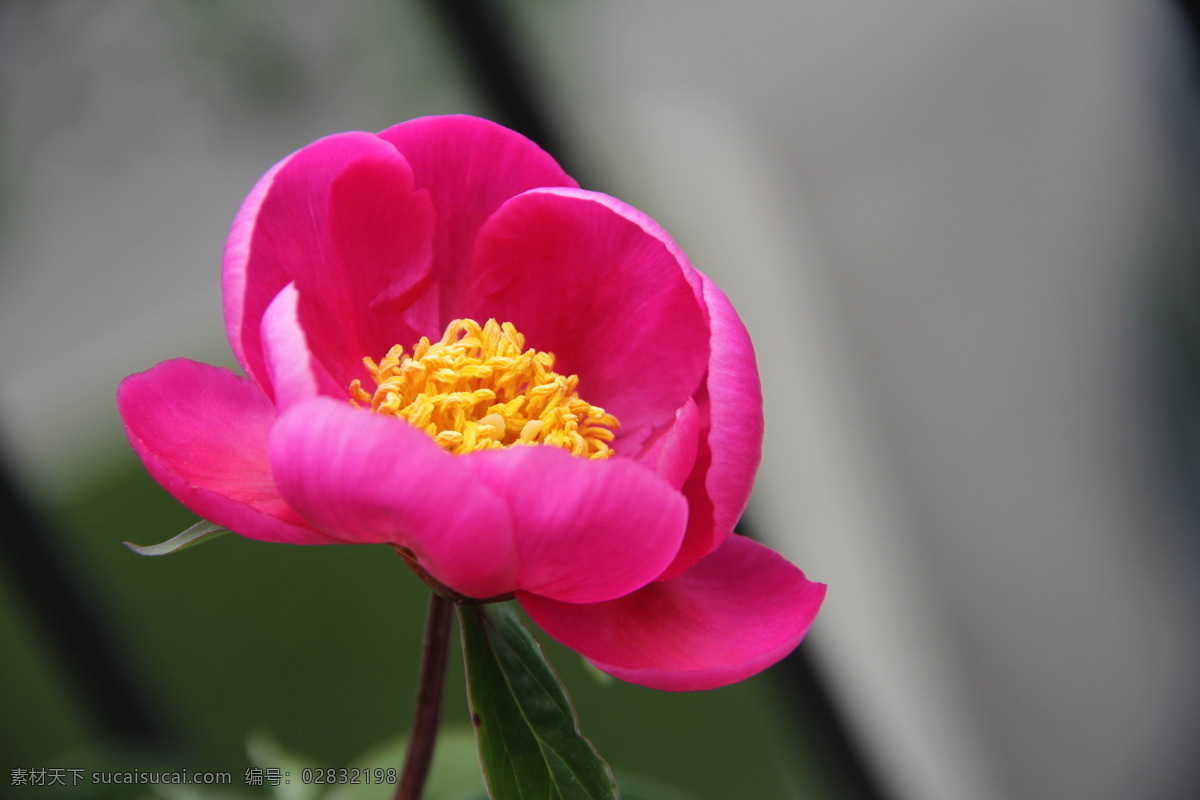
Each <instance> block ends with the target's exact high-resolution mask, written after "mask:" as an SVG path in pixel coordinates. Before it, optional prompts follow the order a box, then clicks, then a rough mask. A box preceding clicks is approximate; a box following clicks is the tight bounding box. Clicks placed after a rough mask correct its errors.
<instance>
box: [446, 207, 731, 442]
mask: <svg viewBox="0 0 1200 800" xmlns="http://www.w3.org/2000/svg"><path fill="white" fill-rule="evenodd" d="M598 198H603V202H601V200H600V199H598ZM614 204H616V205H617V206H620V207H623V204H620V203H619V202H618V201H615V200H613V199H612V198H607V197H604V195H597V194H596V193H594V192H585V191H582V190H577V189H540V190H534V191H530V192H526V193H525V194H523V195H520V196H518V197H515V198H513V199H512V200H510V201H508V202H507V203H506V204H505V205H504V206H503V207H501V208H500V210H498V211H497V212H496V213H495V214H493V215H492V217H491V219H489V220H488V221H487V223H486V224H485V225H484V228H483V230H482V231H481V232H480V235H479V241H478V243H477V246H476V251H475V260H474V263H473V264H472V271H471V275H470V281H469V283H468V298H469V305H468V308H469V310H470V312H471V314H472V315H473V316H475V318H476V319H484V318H487V317H495V318H496V319H500V320H506V321H509V322H512V323H514V324H515V325H516V326H517V328H518V329H519V330H520V331H521V332H522V333H524V334H525V339H526V344H527V345H528V346H529V347H533V348H536V349H538V350H548V351H550V352H553V353H554V355H555V356H556V357H557V366H556V369H557V370H558V371H559V372H563V373H575V374H578V375H579V378H580V384H579V394H580V396H581V397H583V398H584V399H585V400H587V401H588V402H590V403H592V404H594V405H598V406H601V407H603V408H604V409H605V410H607V411H609V412H611V413H613V414H615V415H616V416H617V418H618V419H620V421H621V430H620V431H619V432H618V447H617V450H618V452H628V449H629V448H630V447H631V444H630V443H632V442H634V441H636V442H638V443H639V444H640V443H641V442H642V441H644V440H645V439H646V438H648V437H649V436H650V435H652V434H653V432H654V429H655V428H658V427H661V426H664V425H668V424H671V423H672V422H673V421H674V417H675V412H676V411H677V410H678V409H679V408H680V407H681V406H683V405H684V403H686V402H687V401H688V399H689V398H690V397H691V396H692V394H693V393H694V392H695V391H696V387H697V386H698V385H699V384H700V382H701V380H702V379H703V377H704V370H705V368H706V365H707V362H708V350H709V345H708V328H707V325H706V324H705V320H704V312H703V308H702V307H701V305H700V304H699V303H697V301H696V296H695V293H694V292H693V291H692V289H691V287H690V286H689V285H688V283H687V281H686V280H685V278H684V272H683V270H682V268H681V267H680V264H679V262H678V261H677V260H676V258H675V257H674V255H673V254H672V253H671V252H670V250H669V249H668V248H667V247H666V246H665V245H664V244H663V242H662V241H661V240H660V239H659V238H658V237H656V236H654V235H650V234H648V233H647V232H646V231H645V230H644V229H643V228H642V227H641V226H640V225H638V224H636V223H635V222H633V221H631V220H630V219H628V218H627V217H626V216H624V215H622V214H619V213H617V212H616V211H614ZM665 235H666V234H663V236H665ZM623 440H628V441H625V442H624V447H622V442H623Z"/></svg>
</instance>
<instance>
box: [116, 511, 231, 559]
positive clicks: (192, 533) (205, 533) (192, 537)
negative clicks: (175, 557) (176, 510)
mask: <svg viewBox="0 0 1200 800" xmlns="http://www.w3.org/2000/svg"><path fill="white" fill-rule="evenodd" d="M227 533H229V531H228V530H226V529H225V528H222V527H221V526H220V525H216V524H214V523H212V522H209V521H208V520H205V519H202V520H200V521H199V522H197V523H196V524H195V525H193V526H192V527H190V528H188V529H187V530H186V531H184V532H183V533H181V534H179V535H178V536H173V537H171V538H170V539H167V540H166V541H165V542H160V543H159V544H151V545H146V546H145V547H143V546H141V545H139V544H134V543H133V542H125V546H126V547H128V548H129V549H130V550H132V551H133V552H135V553H137V554H138V555H139V556H166V555H170V554H171V553H178V552H179V551H180V550H186V549H187V548H189V547H193V546H195V545H198V544H201V543H203V542H210V541H212V540H213V539H216V538H217V537H218V536H224V535H225V534H227Z"/></svg>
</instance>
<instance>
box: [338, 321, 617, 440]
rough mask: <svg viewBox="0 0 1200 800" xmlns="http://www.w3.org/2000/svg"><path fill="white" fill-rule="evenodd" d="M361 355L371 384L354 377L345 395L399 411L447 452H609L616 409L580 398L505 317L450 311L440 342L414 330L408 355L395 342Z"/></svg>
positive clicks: (571, 381)
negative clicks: (525, 447)
mask: <svg viewBox="0 0 1200 800" xmlns="http://www.w3.org/2000/svg"><path fill="white" fill-rule="evenodd" d="M363 363H365V364H366V365H367V370H368V371H369V372H370V373H371V377H372V378H373V379H374V380H375V384H376V388H375V391H374V392H373V393H369V392H367V390H366V389H364V388H363V387H362V384H361V382H360V381H358V380H355V381H354V382H353V383H351V384H350V396H351V397H352V398H353V401H354V402H355V403H356V404H359V405H364V406H365V405H367V404H369V405H370V408H371V410H372V411H377V412H379V413H381V414H390V415H392V416H395V417H400V418H401V419H403V420H405V421H407V422H408V424H409V425H412V426H414V427H417V428H420V429H421V430H423V431H425V432H426V433H428V434H429V435H430V436H431V437H432V438H433V440H434V441H435V442H437V443H438V444H439V445H440V446H441V447H442V448H443V449H445V450H447V451H449V452H451V453H455V454H458V455H461V454H463V453H470V452H473V451H475V450H487V449H495V448H500V447H509V446H511V445H514V444H548V445H553V446H554V447H561V448H562V449H564V450H569V451H570V452H571V453H573V454H574V455H577V456H583V457H585V458H608V457H609V456H611V455H613V450H612V447H611V445H610V443H611V442H612V440H613V431H615V430H616V429H617V427H618V425H619V424H620V423H618V422H617V419H616V417H614V416H613V415H612V414H608V413H605V411H604V409H602V408H597V407H596V406H593V405H591V404H589V403H587V402H586V401H584V400H582V399H580V398H579V396H578V395H577V394H576V389H577V388H578V385H579V377H578V376H576V375H560V374H558V373H557V372H555V371H554V355H553V354H552V353H543V352H541V351H538V350H533V349H530V350H526V349H525V337H524V336H522V335H521V334H520V333H519V332H518V331H517V329H516V328H515V327H514V326H513V325H512V323H510V322H505V323H503V324H502V323H499V322H496V320H494V319H489V320H488V321H487V324H485V325H483V326H482V327H480V325H479V323H478V322H475V321H474V320H471V319H456V320H454V321H453V322H451V323H450V325H449V326H447V328H446V333H445V335H444V336H442V340H441V341H440V342H434V343H430V341H429V339H427V338H425V337H424V336H422V337H421V341H420V342H418V343H417V345H416V347H414V348H413V354H412V355H411V356H406V355H404V348H403V347H401V346H400V345H396V346H395V347H393V348H392V349H391V350H389V351H388V354H387V355H386V356H384V357H383V360H381V361H380V362H379V363H378V364H376V363H375V361H373V360H372V359H370V358H364V359H363Z"/></svg>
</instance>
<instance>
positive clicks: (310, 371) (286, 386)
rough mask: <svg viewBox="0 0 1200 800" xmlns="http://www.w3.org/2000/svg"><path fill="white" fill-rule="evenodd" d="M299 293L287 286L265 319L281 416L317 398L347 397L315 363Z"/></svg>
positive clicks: (273, 385) (264, 332) (265, 345)
mask: <svg viewBox="0 0 1200 800" xmlns="http://www.w3.org/2000/svg"><path fill="white" fill-rule="evenodd" d="M299 304H300V293H299V292H298V291H296V284H294V283H289V284H288V285H287V286H285V287H284V288H283V289H282V290H281V291H280V292H279V294H278V295H276V296H275V299H274V300H272V301H271V305H269V306H267V310H266V312H265V313H264V314H263V318H262V343H263V354H264V357H265V359H266V364H267V374H268V376H269V378H270V382H271V388H272V389H273V391H274V393H275V408H276V410H277V411H279V412H280V413H282V412H283V411H286V410H287V409H288V408H290V407H291V406H293V405H295V404H296V403H298V402H301V401H303V400H307V399H309V398H310V397H316V396H317V395H327V396H329V397H341V398H345V397H346V396H347V391H346V389H347V387H344V386H339V385H338V384H337V383H336V382H335V381H334V380H333V378H331V377H330V376H329V373H328V371H326V369H325V368H324V367H323V366H322V365H321V364H320V363H319V362H318V361H317V360H316V358H315V357H314V356H313V354H312V351H311V350H310V349H309V347H308V339H307V337H306V336H305V335H304V329H303V328H301V327H300V308H299Z"/></svg>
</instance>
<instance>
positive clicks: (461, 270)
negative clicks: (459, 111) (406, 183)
mask: <svg viewBox="0 0 1200 800" xmlns="http://www.w3.org/2000/svg"><path fill="white" fill-rule="evenodd" d="M379 136H380V138H381V139H386V140H387V141H389V142H391V143H392V144H394V145H395V146H396V149H398V150H399V151H400V152H401V153H403V154H404V157H405V158H406V159H407V160H408V163H409V164H411V165H412V169H413V173H414V174H415V176H416V184H417V186H419V187H421V188H423V189H426V190H428V191H429V195H430V197H431V198H432V200H433V206H434V208H435V209H436V211H437V218H438V228H437V232H436V234H435V237H434V256H433V258H434V266H433V275H434V276H435V278H436V280H437V282H438V284H439V296H440V311H439V314H440V322H439V325H438V326H437V330H433V331H423V332H424V333H426V334H427V335H429V336H430V337H434V336H438V335H440V334H441V332H442V330H441V329H442V326H444V325H445V324H446V323H448V322H449V321H450V320H451V319H454V318H455V317H460V316H462V312H461V309H462V307H463V305H464V300H463V281H464V277H465V274H466V271H467V265H468V262H469V260H470V256H471V250H472V248H473V247H474V243H475V236H476V234H477V233H478V231H479V228H480V227H481V226H482V225H483V223H484V221H485V220H486V219H487V218H488V217H489V216H491V215H492V213H493V212H494V211H495V210H496V209H497V208H499V207H500V205H501V204H502V203H503V202H504V201H505V200H507V199H508V198H510V197H512V196H514V195H517V194H520V193H521V192H524V191H526V190H527V189H533V188H535V187H538V186H575V185H576V184H575V181H574V180H572V179H571V178H570V177H569V176H568V175H567V174H566V173H564V172H563V171H562V169H561V168H560V167H559V166H558V164H557V163H556V162H555V161H554V159H553V158H551V157H550V156H549V155H548V154H547V153H546V152H545V151H544V150H542V149H541V148H540V147H538V146H537V145H536V144H534V143H533V142H531V141H529V140H528V139H526V138H525V137H524V136H522V135H521V134H519V133H516V132H515V131H511V130H509V129H508V128H505V127H502V126H500V125H497V124H496V123H494V122H489V121H488V120H485V119H480V118H478V117H469V116H445V117H422V118H420V119H414V120H410V121H408V122H404V123H401V124H399V125H396V126H395V127H392V128H388V129H387V130H385V131H382V132H381V133H380V134H379ZM482 321H483V320H480V322H482Z"/></svg>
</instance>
